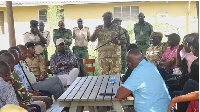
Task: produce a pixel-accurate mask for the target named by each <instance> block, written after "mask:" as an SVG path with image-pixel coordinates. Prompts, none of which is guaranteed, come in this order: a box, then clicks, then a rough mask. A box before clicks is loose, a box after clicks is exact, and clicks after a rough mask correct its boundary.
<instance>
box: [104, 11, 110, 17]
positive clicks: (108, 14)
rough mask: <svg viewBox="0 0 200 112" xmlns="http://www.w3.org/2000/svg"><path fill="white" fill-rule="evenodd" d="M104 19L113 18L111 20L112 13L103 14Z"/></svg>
mask: <svg viewBox="0 0 200 112" xmlns="http://www.w3.org/2000/svg"><path fill="white" fill-rule="evenodd" d="M102 17H111V18H112V12H110V11H107V12H105V13H104V14H103V16H102Z"/></svg>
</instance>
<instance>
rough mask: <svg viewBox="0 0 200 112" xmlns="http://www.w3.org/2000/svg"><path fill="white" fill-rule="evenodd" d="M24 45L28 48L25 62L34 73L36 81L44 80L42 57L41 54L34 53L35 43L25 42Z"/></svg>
mask: <svg viewBox="0 0 200 112" xmlns="http://www.w3.org/2000/svg"><path fill="white" fill-rule="evenodd" d="M25 46H26V47H27V49H28V50H27V51H28V52H27V58H26V62H27V64H28V66H29V68H30V69H31V71H32V72H33V74H34V75H35V77H36V80H37V81H42V80H44V79H45V78H46V71H45V70H46V69H45V65H44V59H43V58H42V56H41V55H36V54H35V48H34V47H35V44H34V43H33V42H27V43H26V44H25Z"/></svg>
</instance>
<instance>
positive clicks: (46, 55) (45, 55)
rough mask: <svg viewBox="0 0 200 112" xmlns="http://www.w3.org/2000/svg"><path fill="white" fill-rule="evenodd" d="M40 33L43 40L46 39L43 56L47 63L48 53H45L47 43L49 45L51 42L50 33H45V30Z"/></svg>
mask: <svg viewBox="0 0 200 112" xmlns="http://www.w3.org/2000/svg"><path fill="white" fill-rule="evenodd" d="M40 33H41V34H42V36H43V37H44V38H46V39H47V44H46V45H45V47H44V54H43V58H44V60H45V61H47V60H48V51H47V47H48V46H49V43H50V41H51V38H50V32H49V31H47V30H44V31H42V32H40Z"/></svg>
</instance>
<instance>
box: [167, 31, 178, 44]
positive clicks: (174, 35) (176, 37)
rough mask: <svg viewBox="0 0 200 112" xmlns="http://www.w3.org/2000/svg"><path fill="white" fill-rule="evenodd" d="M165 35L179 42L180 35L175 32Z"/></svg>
mask: <svg viewBox="0 0 200 112" xmlns="http://www.w3.org/2000/svg"><path fill="white" fill-rule="evenodd" d="M165 36H166V37H168V38H171V39H173V40H176V41H177V42H180V39H181V38H180V36H179V35H178V34H176V33H172V34H169V35H165Z"/></svg>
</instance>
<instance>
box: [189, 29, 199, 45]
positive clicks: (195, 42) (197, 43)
mask: <svg viewBox="0 0 200 112" xmlns="http://www.w3.org/2000/svg"><path fill="white" fill-rule="evenodd" d="M190 36H192V37H194V39H193V41H192V42H191V46H192V47H193V48H194V49H199V34H198V33H191V34H190Z"/></svg>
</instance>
